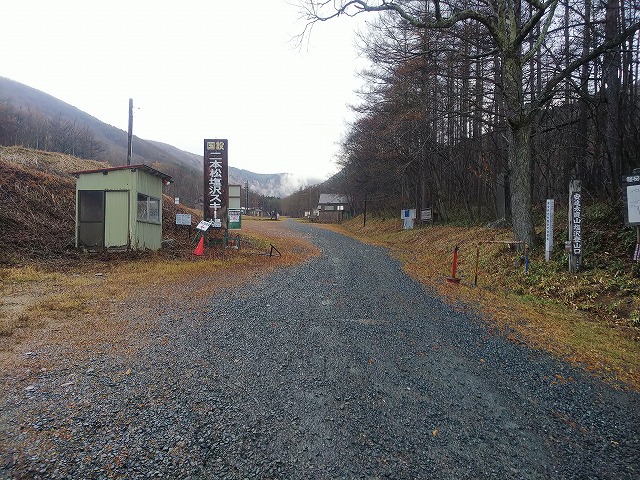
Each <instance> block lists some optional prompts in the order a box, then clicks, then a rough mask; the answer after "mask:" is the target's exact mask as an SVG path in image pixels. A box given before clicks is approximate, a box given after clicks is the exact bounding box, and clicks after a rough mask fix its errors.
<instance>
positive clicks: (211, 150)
mask: <svg viewBox="0 0 640 480" xmlns="http://www.w3.org/2000/svg"><path fill="white" fill-rule="evenodd" d="M204 147H205V152H204V218H205V220H211V221H212V224H211V225H212V227H214V228H220V227H224V228H226V226H227V225H226V224H227V220H226V217H227V187H228V185H227V179H228V173H227V169H228V141H227V140H205V141H204Z"/></svg>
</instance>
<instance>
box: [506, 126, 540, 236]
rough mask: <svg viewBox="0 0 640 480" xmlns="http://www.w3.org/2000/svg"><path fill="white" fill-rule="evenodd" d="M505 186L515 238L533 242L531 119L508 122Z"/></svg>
mask: <svg viewBox="0 0 640 480" xmlns="http://www.w3.org/2000/svg"><path fill="white" fill-rule="evenodd" d="M509 133H510V135H511V139H510V141H509V186H510V190H511V217H512V218H511V221H512V224H513V236H514V238H515V240H518V241H521V242H525V243H526V244H527V245H529V247H534V246H535V232H534V228H533V215H532V212H531V122H529V121H525V122H522V123H518V124H516V125H510V129H509Z"/></svg>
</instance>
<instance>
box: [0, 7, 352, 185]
mask: <svg viewBox="0 0 640 480" xmlns="http://www.w3.org/2000/svg"><path fill="white" fill-rule="evenodd" d="M292 2H293V0H290V1H287V0H245V1H238V0H199V1H192V0H182V1H180V2H159V1H157V0H155V1H152V0H111V1H107V2H95V1H88V0H57V1H52V0H18V1H6V2H3V6H2V17H3V21H2V24H3V25H2V28H1V29H0V51H1V52H2V62H1V64H0V65H1V67H0V71H1V72H2V73H1V75H2V76H5V77H8V78H11V79H13V80H16V81H18V82H21V83H24V84H27V85H29V86H31V87H34V88H37V89H38V90H42V91H44V92H46V93H48V94H50V95H53V96H54V97H57V98H59V99H61V100H63V101H65V102H67V103H70V104H71V105H73V106H75V107H77V108H79V109H81V110H83V111H85V112H87V113H89V114H91V115H93V116H94V117H97V118H98V119H100V120H102V121H104V122H106V123H109V124H111V125H114V126H116V127H118V128H121V129H123V130H126V129H127V118H128V102H129V98H133V102H134V107H135V111H134V134H135V135H137V136H139V137H142V138H146V139H149V140H158V141H161V142H165V143H169V144H171V145H174V146H176V147H178V148H181V149H183V150H186V151H189V152H193V153H196V154H202V153H203V152H202V149H203V139H204V138H228V139H229V163H230V165H232V166H235V167H238V168H244V169H247V170H251V171H254V172H258V173H280V172H290V173H293V174H295V175H298V176H314V177H320V178H325V177H327V176H328V175H329V174H331V173H335V171H336V167H335V164H334V163H333V162H334V160H335V155H336V153H337V152H338V150H339V149H338V145H337V142H339V141H340V139H341V136H342V135H343V133H344V132H345V130H346V124H345V121H346V120H349V119H350V118H351V113H350V112H349V110H348V104H349V103H352V102H354V101H356V95H355V94H354V93H353V92H354V90H356V89H357V88H358V86H359V85H360V81H359V80H358V78H357V75H356V73H357V70H358V68H361V67H362V66H363V61H362V60H361V59H358V58H357V51H356V48H355V34H354V31H355V30H357V29H358V28H359V25H362V24H363V20H364V19H363V18H360V19H355V20H354V19H349V18H344V19H342V18H341V19H337V20H335V21H331V22H326V23H323V24H318V25H317V26H315V27H314V29H313V32H312V34H311V36H310V39H309V40H308V41H307V42H305V43H304V44H303V45H302V47H301V48H296V46H295V44H294V42H292V41H291V40H292V38H293V37H294V36H295V35H297V34H299V33H300V32H301V31H302V29H303V28H304V23H302V22H301V21H299V20H298V12H297V8H296V7H295V6H293V5H291V3H292Z"/></svg>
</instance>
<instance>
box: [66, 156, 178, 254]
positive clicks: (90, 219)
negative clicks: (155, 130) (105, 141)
mask: <svg viewBox="0 0 640 480" xmlns="http://www.w3.org/2000/svg"><path fill="white" fill-rule="evenodd" d="M73 175H75V176H76V177H77V178H78V180H77V181H76V247H84V248H87V249H89V250H96V249H118V250H124V249H131V250H144V249H150V250H158V249H159V248H160V246H161V245H162V185H163V184H168V183H169V182H171V177H170V176H169V175H166V174H164V173H162V172H159V171H158V170H155V169H153V168H151V167H149V166H147V165H126V166H122V167H111V168H101V169H98V170H84V171H81V172H74V173H73Z"/></svg>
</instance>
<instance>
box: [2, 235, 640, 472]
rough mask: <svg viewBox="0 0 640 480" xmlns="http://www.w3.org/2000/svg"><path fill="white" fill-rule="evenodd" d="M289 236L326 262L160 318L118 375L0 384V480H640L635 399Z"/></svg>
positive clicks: (369, 258)
mask: <svg viewBox="0 0 640 480" xmlns="http://www.w3.org/2000/svg"><path fill="white" fill-rule="evenodd" d="M291 224H292V225H291V228H293V229H296V230H298V231H299V232H301V233H302V234H305V235H310V236H311V237H312V238H313V241H314V242H316V243H317V244H318V245H319V246H320V247H321V248H322V250H323V255H322V256H321V257H319V258H316V259H313V260H311V261H310V262H308V263H306V264H304V265H301V266H297V267H294V268H287V269H283V270H279V271H277V272H276V273H273V274H269V275H268V276H265V277H264V278H262V279H261V280H259V281H257V282H256V283H253V284H251V285H250V286H248V287H245V288H242V289H241V290H238V291H234V292H222V293H221V294H220V295H217V296H215V297H214V298H211V299H210V301H209V302H207V303H206V304H204V305H183V306H181V307H180V308H177V307H172V308H165V309H163V311H162V312H161V313H160V317H161V318H160V327H159V330H158V331H155V332H153V334H152V338H148V339H140V342H141V345H142V346H141V347H140V348H139V349H138V350H137V353H135V355H132V356H131V357H130V358H124V357H114V356H113V355H108V354H98V353H96V354H92V355H90V356H89V357H88V359H87V360H82V361H78V360H74V359H72V358H70V359H66V360H64V361H62V360H60V359H58V360H57V361H58V362H59V363H64V368H63V367H60V368H57V369H52V370H51V371H45V372H42V373H41V375H39V377H38V381H37V382H35V383H25V382H16V383H10V382H5V384H4V386H3V391H2V393H1V395H0V408H1V410H2V413H1V414H0V420H1V423H0V435H1V436H2V437H4V438H2V439H1V440H0V448H1V450H0V478H43V479H45V478H46V479H56V478H82V479H84V478H94V479H101V478H127V479H138V478H140V479H142V478H180V479H187V478H192V479H200V478H203V479H204V478H274V479H275V478H294V479H297V478H300V479H307V478H393V479H404V478H406V479H409V478H444V479H448V478H451V479H464V478H469V479H471V478H500V479H504V478H521V479H527V478H616V479H623V478H638V477H639V476H640V456H639V452H640V432H639V426H640V413H639V412H640V409H639V407H640V395H638V394H637V393H630V392H624V391H622V390H617V389H614V388H612V387H610V386H607V385H604V384H602V383H599V382H598V381H597V380H594V379H592V378H591V377H589V376H587V375H585V374H583V373H582V372H580V371H577V370H576V369H573V368H572V367H570V366H568V365H567V364H565V363H562V362H559V361H557V360H554V359H552V358H550V357H549V356H547V355H545V354H543V353H541V352H538V351H534V350H531V349H528V348H525V347H522V346H520V345H516V344H514V343H512V342H510V341H508V340H506V339H505V338H503V337H502V336H500V335H498V334H496V333H495V332H493V331H492V329H490V328H489V327H488V326H487V325H485V324H484V323H483V322H481V321H480V320H479V319H477V318H476V317H474V316H473V315H472V314H470V313H466V312H465V309H463V308H462V309H453V308H452V307H450V306H448V305H446V304H444V303H443V302H442V301H440V300H439V299H438V298H437V297H435V296H433V295H431V294H430V293H428V292H425V291H424V289H423V288H422V287H421V286H420V285H418V284H417V283H415V282H413V281H412V280H411V279H409V278H408V277H407V276H406V275H404V274H403V273H402V272H401V270H400V267H399V265H398V263H397V262H395V261H393V260H391V259H389V257H388V256H387V255H386V253H385V252H384V251H383V250H381V249H379V248H376V247H372V246H367V245H363V244H361V243H359V242H357V241H355V240H352V239H350V238H347V237H344V236H341V235H338V234H335V233H333V232H330V231H326V230H322V229H315V228H313V227H310V226H305V225H300V224H295V223H293V222H291ZM55 354H56V352H52V351H49V352H39V353H37V355H48V356H52V357H53V356H55ZM65 362H66V363H65Z"/></svg>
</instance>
